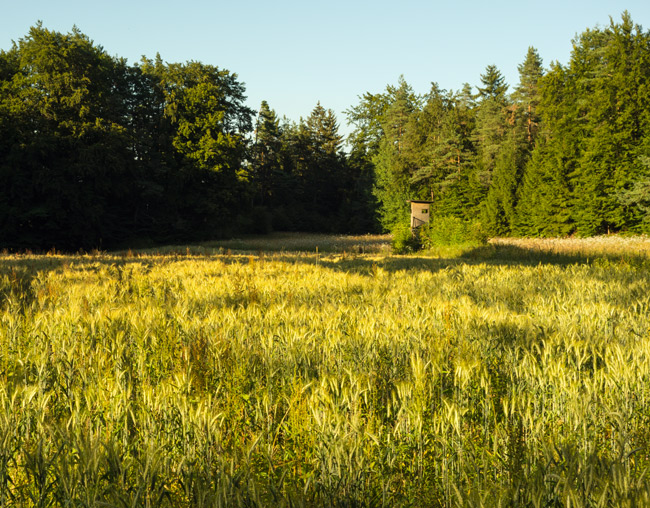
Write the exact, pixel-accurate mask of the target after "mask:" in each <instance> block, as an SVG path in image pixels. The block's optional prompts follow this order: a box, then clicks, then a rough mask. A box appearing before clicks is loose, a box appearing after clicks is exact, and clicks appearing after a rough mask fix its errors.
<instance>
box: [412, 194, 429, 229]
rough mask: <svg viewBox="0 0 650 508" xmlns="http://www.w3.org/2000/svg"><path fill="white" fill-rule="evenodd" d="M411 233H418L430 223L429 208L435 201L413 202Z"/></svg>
mask: <svg viewBox="0 0 650 508" xmlns="http://www.w3.org/2000/svg"><path fill="white" fill-rule="evenodd" d="M409 203H411V231H416V230H417V229H419V228H420V227H421V226H424V225H425V224H427V223H428V222H429V208H430V206H431V203H433V201H416V200H411V201H409Z"/></svg>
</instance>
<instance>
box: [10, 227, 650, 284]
mask: <svg viewBox="0 0 650 508" xmlns="http://www.w3.org/2000/svg"><path fill="white" fill-rule="evenodd" d="M262 240H263V239H255V240H254V241H247V242H245V241H244V240H241V242H242V243H241V245H240V246H242V247H244V246H245V247H246V250H235V251H234V252H232V251H231V250H229V249H224V248H223V246H220V247H216V248H215V247H210V246H208V244H201V245H198V246H197V245H193V246H168V247H164V248H160V249H156V250H147V251H136V252H132V251H130V250H129V251H121V252H115V253H95V254H86V255H60V254H59V255H33V254H25V255H17V254H14V255H6V256H0V289H2V287H4V289H5V290H7V289H8V288H7V286H11V287H13V288H14V289H21V288H26V287H29V286H30V285H31V282H32V280H33V279H34V278H35V277H36V276H38V274H39V273H43V272H49V271H53V270H59V269H64V268H73V269H79V270H86V269H91V270H92V269H93V268H95V269H98V270H99V269H100V268H101V267H102V266H103V267H106V266H115V267H116V268H118V269H120V268H121V267H124V266H127V265H129V264H132V263H137V264H139V265H141V266H143V267H145V268H148V267H152V266H154V265H157V264H161V263H173V262H178V261H184V260H198V259H201V260H215V261H216V260H218V261H220V262H222V263H224V264H248V263H251V262H256V261H261V260H264V259H268V260H270V261H279V262H285V263H290V264H296V263H299V264H309V265H318V266H322V267H325V268H328V269H331V270H336V271H341V272H350V273H358V274H362V275H369V276H373V275H376V274H377V272H378V270H385V271H388V272H398V271H414V270H419V271H430V272H435V271H438V270H441V269H445V268H447V267H450V266H458V265H462V264H466V265H476V264H487V265H502V266H518V265H521V266H534V265H539V264H551V265H560V266H569V265H576V264H578V265H590V264H594V263H601V264H602V263H603V262H606V263H617V264H621V263H624V264H627V265H629V266H634V267H639V268H641V267H643V268H650V257H649V256H648V255H647V254H644V253H639V252H634V251H632V250H630V251H629V252H628V251H618V252H616V253H608V252H602V251H581V252H561V251H552V250H547V249H540V248H536V247H526V246H518V245H512V244H502V243H491V244H487V245H481V246H464V247H453V246H452V247H443V248H440V249H438V250H433V251H423V252H421V253H414V254H408V255H391V254H390V253H389V252H388V251H387V250H386V249H385V245H386V241H387V240H386V237H385V236H375V237H369V236H367V237H343V236H327V235H308V237H304V238H301V237H300V236H299V235H278V236H276V237H275V238H274V239H272V241H271V242H270V243H269V244H264V243H263V241H262ZM243 242H245V243H243ZM287 242H291V243H287ZM364 242H365V243H364ZM318 244H321V245H323V246H324V250H321V249H320V248H319V249H318V250H316V249H315V247H316V246H318ZM287 245H292V246H294V247H297V248H296V249H295V250H291V251H287V250H285V246H287ZM269 247H270V248H269ZM276 249H277V250H276ZM3 281H4V282H3ZM0 292H1V291H0Z"/></svg>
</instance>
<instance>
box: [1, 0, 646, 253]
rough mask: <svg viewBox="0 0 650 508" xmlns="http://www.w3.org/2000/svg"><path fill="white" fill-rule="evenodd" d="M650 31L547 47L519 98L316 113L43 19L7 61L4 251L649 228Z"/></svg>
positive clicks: (490, 69) (505, 94)
mask: <svg viewBox="0 0 650 508" xmlns="http://www.w3.org/2000/svg"><path fill="white" fill-rule="evenodd" d="M649 77H650V33H649V32H644V31H643V29H642V28H641V27H640V26H638V25H635V24H634V23H633V22H632V19H631V17H630V15H629V13H627V12H625V13H623V15H622V16H621V20H620V22H614V21H613V20H610V23H609V25H608V26H606V27H604V28H594V29H588V30H586V31H585V32H583V33H582V34H581V35H579V36H577V37H576V39H575V40H574V41H573V51H572V53H571V58H570V61H569V62H568V63H567V64H565V65H562V64H560V63H557V62H554V63H552V64H551V65H550V67H549V68H548V69H544V67H543V63H542V59H541V57H540V56H539V54H538V52H537V50H535V49H534V48H532V47H531V48H529V50H528V53H527V54H526V56H525V59H524V61H523V63H522V64H521V65H520V66H519V83H518V84H516V85H515V86H514V88H513V90H512V91H511V92H509V90H510V87H509V85H508V84H507V83H506V82H505V79H504V77H503V75H502V74H501V72H500V71H499V70H498V69H497V67H496V66H494V65H488V66H487V68H486V69H485V72H484V73H483V74H482V75H481V76H480V85H479V86H478V87H477V92H476V93H474V91H473V88H472V87H471V86H470V85H469V84H467V85H465V86H464V87H463V88H462V90H460V91H447V90H443V89H441V88H440V87H439V86H438V85H437V84H435V83H433V84H432V86H431V89H430V90H429V91H428V92H427V93H425V94H418V93H415V92H414V90H413V89H412V87H411V86H410V85H409V84H408V83H407V82H406V80H405V79H404V78H400V80H399V81H398V83H397V84H396V85H388V86H387V87H386V89H385V90H384V91H382V92H379V93H370V92H368V93H365V94H363V95H362V96H360V97H359V102H358V104H356V105H354V106H352V107H350V108H349V109H348V111H346V118H347V121H348V123H349V124H350V125H352V126H353V130H352V133H351V135H350V136H349V138H348V139H347V151H346V150H344V142H345V140H344V139H343V136H342V135H341V134H340V133H339V124H338V121H337V119H336V117H335V115H334V113H333V112H332V111H331V110H328V109H325V108H324V107H323V106H321V105H320V103H319V104H317V105H316V106H315V108H314V109H313V111H312V112H311V113H310V114H309V116H307V117H306V118H304V119H302V118H301V119H300V121H299V122H291V121H288V120H286V119H281V118H280V117H279V116H278V115H277V113H276V112H275V111H274V110H273V109H271V107H270V106H269V105H268V104H267V103H266V102H262V104H261V106H260V108H259V111H253V110H252V109H251V108H250V107H248V106H247V105H246V102H245V101H246V96H245V87H244V85H243V84H242V83H241V82H240V80H239V78H238V76H237V74H235V73H232V72H230V71H228V70H224V69H220V68H218V67H216V66H212V65H206V64H203V63H200V62H195V61H189V62H186V63H167V62H163V61H162V59H161V58H160V56H156V58H154V59H148V58H143V59H142V60H141V61H140V62H138V63H136V64H133V65H130V64H128V63H127V61H126V60H125V59H122V58H119V57H113V56H109V55H108V54H107V53H106V52H105V51H104V50H103V48H102V47H101V46H98V45H96V44H95V43H94V42H93V41H91V40H90V39H89V38H88V37H87V36H86V35H84V34H83V33H81V32H80V31H79V30H78V29H77V28H73V29H72V31H71V32H70V33H67V34H63V33H59V32H55V31H50V30H48V29H46V28H44V27H43V26H42V25H41V24H40V23H39V24H37V25H35V26H34V27H32V28H31V29H30V30H29V33H28V34H27V35H26V36H25V37H24V38H22V39H20V40H19V41H18V42H17V43H14V44H13V46H12V47H11V48H10V49H9V50H6V51H4V50H3V51H0V184H1V185H0V246H2V247H5V248H11V249H24V248H36V249H49V248H52V247H55V248H59V249H67V250H75V249H89V248H96V247H98V248H111V247H117V246H122V245H127V244H129V245H131V244H133V242H136V241H139V242H149V243H158V242H174V241H190V240H193V241H196V240H201V239H209V238H214V237H218V236H226V235H232V234H236V233H242V232H256V233H262V232H267V231H270V230H272V229H277V230H296V231H322V232H341V233H361V232H372V231H376V230H377V229H378V228H381V229H384V230H393V229H394V228H395V227H397V226H398V225H400V224H408V205H407V200H409V199H428V200H431V201H432V202H433V205H432V208H433V214H434V216H435V217H455V218H459V219H462V220H464V221H467V222H475V221H477V220H479V221H480V223H481V225H482V227H483V228H484V229H485V231H486V232H487V233H488V234H490V235H524V236H556V235H568V234H579V235H593V234H600V233H607V232H619V231H629V232H648V231H650V157H649V156H650V135H649V132H650V80H649Z"/></svg>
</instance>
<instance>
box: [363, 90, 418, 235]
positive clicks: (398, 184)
mask: <svg viewBox="0 0 650 508" xmlns="http://www.w3.org/2000/svg"><path fill="white" fill-rule="evenodd" d="M388 94H389V96H390V97H391V103H390V105H389V106H388V108H387V110H386V113H385V115H384V117H383V122H382V130H383V132H384V135H383V137H382V138H381V140H380V143H379V149H378V151H377V154H376V155H375V157H374V158H373V163H374V165H375V191H374V192H375V196H376V197H377V200H378V202H379V206H380V208H379V215H380V222H381V225H382V226H383V227H384V229H386V230H391V229H393V227H395V226H396V225H398V224H404V223H408V205H407V200H409V199H412V198H413V189H412V186H411V181H410V180H411V173H412V172H413V166H412V164H411V163H410V161H409V160H408V158H407V154H408V151H409V150H408V147H405V141H406V132H407V125H408V122H409V117H410V116H411V114H412V113H413V112H414V111H416V110H417V109H419V97H417V96H416V95H415V94H414V92H413V90H412V88H411V87H410V85H408V83H406V81H405V80H404V79H403V78H400V81H399V86H398V87H396V88H394V87H388Z"/></svg>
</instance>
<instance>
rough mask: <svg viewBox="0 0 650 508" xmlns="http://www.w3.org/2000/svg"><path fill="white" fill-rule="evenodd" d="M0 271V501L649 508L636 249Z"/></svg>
mask: <svg viewBox="0 0 650 508" xmlns="http://www.w3.org/2000/svg"><path fill="white" fill-rule="evenodd" d="M388 242H389V239H388V238H386V237H354V238H349V237H324V236H314V237H305V236H298V235H288V236H282V235H279V236H277V235H276V236H272V237H268V238H267V239H265V240H264V239H262V240H260V239H255V238H251V239H241V240H231V241H229V242H212V243H207V244H202V245H195V246H174V247H168V248H166V249H159V250H157V251H124V252H115V253H101V252H94V253H91V254H83V255H82V254H80V255H76V256H72V255H61V254H57V253H54V252H52V253H49V254H47V255H34V254H11V253H4V254H3V255H0V506H2V507H5V506H21V507H22V506H35V507H46V506H88V507H90V506H121V507H154V506H155V507H157V506H201V507H203V506H285V507H289V506H432V507H436V506H444V507H447V506H448V507H451V506H526V507H551V506H553V507H556V506H571V507H574V506H575V507H581V506H584V507H592V506H593V507H596V506H616V507H618V506H629V507H633V506H649V505H650V477H649V474H650V470H649V467H650V321H649V319H648V315H649V312H650V240H649V239H647V238H628V239H625V238H618V237H603V238H600V239H589V240H566V241H565V240H562V241H560V240H556V241H515V240H496V241H492V242H491V243H490V244H489V245H486V246H481V247H465V248H458V249H455V250H453V249H451V250H450V249H449V248H447V249H445V250H437V251H429V252H424V253H419V254H416V255H408V256H394V255H392V254H391V253H390V248H389V246H388Z"/></svg>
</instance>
